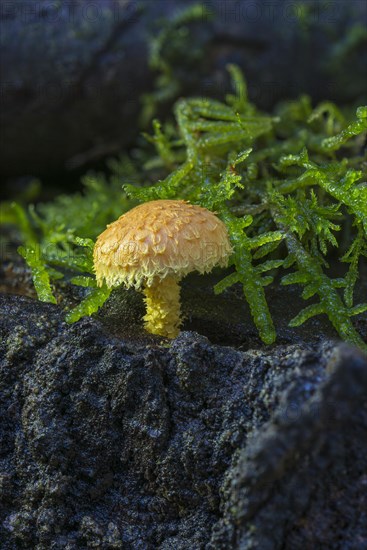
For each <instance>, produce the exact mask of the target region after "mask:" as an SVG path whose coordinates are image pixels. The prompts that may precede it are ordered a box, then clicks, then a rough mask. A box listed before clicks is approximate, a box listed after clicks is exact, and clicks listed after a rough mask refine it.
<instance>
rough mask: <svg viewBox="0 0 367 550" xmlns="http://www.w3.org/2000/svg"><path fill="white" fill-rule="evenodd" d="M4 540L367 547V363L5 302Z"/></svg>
mask: <svg viewBox="0 0 367 550" xmlns="http://www.w3.org/2000/svg"><path fill="white" fill-rule="evenodd" d="M0 324H1V330H2V340H1V344H0V399H1V405H0V406H1V412H0V418H1V466H0V491H1V498H0V503H1V504H0V526H1V527H0V529H1V531H0V546H1V548H2V549H4V550H13V549H18V548H21V549H22V548H24V549H29V548H38V549H40V550H43V549H45V550H46V549H49V548H55V549H58V548H60V549H61V548H69V549H73V548H85V549H86V548H102V549H110V548H123V549H128V548H131V549H136V548H141V549H148V548H149V549H150V548H151V549H156V548H161V549H165V550H166V549H172V548H175V549H187V548H190V549H191V548H192V549H200V548H207V549H211V548H213V549H214V548H215V549H217V548H218V549H220V548H223V549H224V548H226V549H227V548H243V549H244V548H246V549H255V548H261V549H262V550H263V549H267V548H269V549H270V548H271V549H277V548H284V549H286V550H294V549H297V548H350V549H352V548H354V549H357V548H358V550H359V549H363V548H366V547H367V546H366V545H367V531H366V525H367V521H366V519H367V518H366V512H365V510H366V497H365V495H366V490H365V488H366V479H365V477H366V475H365V472H366V467H367V452H366V451H367V438H366V437H365V434H366V430H367V409H366V392H367V361H366V357H365V356H362V355H361V354H360V353H359V352H357V351H356V350H354V349H352V348H349V347H347V346H345V345H340V344H336V343H333V342H331V341H328V340H324V341H322V342H321V341H320V342H319V343H316V342H315V341H314V342H310V341H303V342H298V343H297V344H292V343H288V344H287V345H280V346H278V347H274V348H273V349H265V350H264V349H263V350H261V349H258V350H252V351H239V350H235V349H233V348H230V347H222V346H217V345H213V344H211V343H210V342H209V340H208V339H207V338H206V337H204V336H200V335H198V334H197V333H194V332H182V333H181V335H180V336H179V337H178V338H177V339H176V340H174V341H172V342H171V344H170V345H168V344H167V343H166V342H165V341H163V342H161V340H160V339H159V338H154V337H150V338H147V337H146V336H144V333H143V331H141V333H140V336H139V337H136V338H135V340H132V339H127V338H126V337H124V334H123V332H121V334H120V337H119V338H118V337H114V336H111V335H109V333H108V330H107V327H106V324H104V323H101V321H99V320H98V319H90V318H89V319H84V320H82V321H80V322H78V323H76V324H75V325H72V326H68V325H66V324H65V323H64V321H63V314H62V312H61V311H60V309H59V308H58V307H57V306H53V305H49V304H42V303H39V302H35V301H33V300H31V299H29V298H26V297H20V296H11V295H2V296H1V299H0Z"/></svg>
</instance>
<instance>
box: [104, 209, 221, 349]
mask: <svg viewBox="0 0 367 550" xmlns="http://www.w3.org/2000/svg"><path fill="white" fill-rule="evenodd" d="M231 252H232V249H231V245H230V242H229V238H228V232H227V229H226V226H225V225H224V223H223V222H222V221H221V220H219V218H217V216H216V215H215V214H213V212H210V211H209V210H207V209H206V208H202V207H201V206H197V205H193V204H190V203H188V202H186V201H184V200H156V201H151V202H146V203H144V204H141V205H139V206H136V207H135V208H133V209H132V210H130V211H129V212H127V213H126V214H123V215H122V216H121V217H120V218H119V219H118V220H116V221H115V222H113V223H112V224H110V225H108V226H107V229H106V230H105V231H104V232H103V233H101V235H100V236H99V237H98V239H97V241H96V244H95V247H94V269H95V273H96V279H97V284H98V285H99V286H102V284H103V282H104V281H105V282H106V284H107V286H108V287H109V288H112V287H116V286H119V285H120V284H124V285H125V286H126V287H127V288H129V287H135V288H136V289H142V290H143V293H144V295H145V304H146V315H145V316H144V321H145V328H146V330H147V331H148V332H150V333H152V334H158V335H160V336H166V337H168V338H174V337H176V336H177V334H178V333H179V327H180V324H181V319H180V287H179V281H180V280H181V279H182V277H184V276H185V275H187V274H188V273H190V272H191V271H199V272H200V273H204V272H208V271H211V270H212V268H213V267H214V266H215V265H220V266H226V265H227V262H228V258H229V256H230V254H231Z"/></svg>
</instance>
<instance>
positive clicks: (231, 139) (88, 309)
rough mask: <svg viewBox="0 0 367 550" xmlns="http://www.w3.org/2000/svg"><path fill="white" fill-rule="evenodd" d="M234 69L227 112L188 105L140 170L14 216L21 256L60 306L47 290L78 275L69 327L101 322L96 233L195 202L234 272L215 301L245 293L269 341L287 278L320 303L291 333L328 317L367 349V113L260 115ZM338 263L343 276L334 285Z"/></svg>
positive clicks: (121, 166)
mask: <svg viewBox="0 0 367 550" xmlns="http://www.w3.org/2000/svg"><path fill="white" fill-rule="evenodd" d="M229 71H230V74H231V77H232V80H233V90H234V93H232V94H229V95H227V97H226V101H225V102H219V101H215V100H212V99H210V98H187V99H180V100H179V101H178V102H177V103H176V105H175V108H174V121H173V122H174V123H172V120H169V121H166V122H165V123H161V122H159V121H154V123H153V135H151V136H146V137H147V138H148V139H147V140H146V144H145V145H142V146H141V147H140V148H139V150H138V151H137V160H136V161H134V162H132V161H128V159H126V158H124V159H120V160H117V161H114V163H113V169H114V172H113V175H112V177H111V178H110V180H107V179H106V178H105V177H104V176H102V175H94V176H88V177H86V178H85V180H84V184H85V192H84V193H83V194H81V195H77V196H70V197H67V196H64V197H61V198H59V199H58V200H57V201H55V203H52V204H47V205H41V206H39V207H37V208H34V207H31V208H30V209H29V210H28V211H26V210H24V209H21V207H20V206H17V207H13V208H15V209H16V210H17V212H18V213H17V216H18V218H17V220H18V226H19V228H20V229H21V230H22V232H23V235H24V241H25V247H23V249H22V250H21V253H22V255H23V257H24V258H25V259H26V261H28V263H29V265H30V266H31V268H32V270H33V272H34V273H36V272H37V270H38V275H37V276H35V283H36V287H37V292H38V293H39V296H40V297H41V299H49V300H50V301H53V297H52V292H51V287H50V285H49V283H50V281H52V280H53V278H55V277H59V276H66V277H69V278H71V282H73V283H74V284H81V285H83V286H87V287H89V288H90V294H89V295H88V296H87V297H86V299H85V301H84V302H82V304H81V305H80V306H78V308H76V309H75V310H73V311H72V312H69V314H68V320H69V321H75V320H77V319H79V318H80V317H81V316H82V315H85V314H91V313H93V312H94V311H96V310H97V309H98V307H100V306H101V305H102V303H103V302H104V300H105V299H107V298H108V295H109V292H108V290H107V289H96V288H95V280H94V275H93V267H92V248H93V242H94V240H95V238H96V236H97V234H98V233H99V232H100V231H102V229H103V228H104V227H105V225H106V224H107V223H109V222H111V221H113V220H114V219H116V218H117V217H118V216H119V215H121V214H122V213H123V212H124V211H126V210H128V209H130V208H131V207H132V206H134V205H135V204H136V203H138V202H142V201H147V200H153V199H163V198H164V199H166V198H173V199H176V198H180V199H186V200H189V201H191V202H193V203H196V204H200V205H202V206H204V207H206V208H209V209H210V210H213V211H216V212H217V214H218V216H219V217H220V218H221V219H222V220H223V221H224V222H225V223H226V225H227V227H228V230H229V233H230V237H231V241H232V245H233V249H234V253H233V256H232V258H231V262H230V265H231V273H230V274H229V275H227V276H226V277H225V278H224V279H223V280H222V281H221V282H219V283H218V284H217V285H216V286H215V292H217V293H219V292H225V290H226V289H227V288H228V287H229V286H231V285H233V284H241V285H242V287H243V293H244V297H245V299H246V300H247V302H248V304H249V308H250V310H251V313H252V317H253V320H254V323H255V325H256V327H257V329H258V331H259V334H260V336H261V338H262V339H263V341H264V342H265V343H267V344H270V343H272V342H274V341H275V338H276V328H275V327H274V325H273V321H272V317H271V314H270V311H269V307H268V303H267V299H266V290H265V288H266V286H267V285H268V284H270V283H272V282H273V281H274V278H275V277H276V276H277V274H278V273H279V274H280V277H279V278H277V279H275V281H276V282H275V283H274V284H287V285H289V284H296V285H300V286H301V288H302V290H303V294H302V296H303V298H304V299H305V300H310V299H312V303H311V304H310V305H309V306H308V307H306V308H305V309H304V310H302V311H301V312H300V313H299V314H298V315H297V316H296V317H295V318H294V319H292V320H291V321H290V325H291V326H298V325H299V324H301V323H303V322H305V321H306V320H307V319H309V318H310V317H312V316H314V315H319V314H325V315H327V316H328V318H329V320H330V322H331V323H332V325H333V326H334V327H335V329H336V330H337V332H338V333H339V335H340V337H341V338H343V339H345V340H347V341H349V342H352V343H354V344H356V345H357V346H359V347H361V348H363V349H364V350H367V346H366V344H365V342H363V340H362V338H361V336H360V335H359V334H358V333H357V331H356V329H355V328H354V326H353V324H352V321H351V317H352V316H354V315H357V314H360V313H362V312H363V311H365V310H366V309H367V304H358V303H355V302H354V294H355V292H354V289H355V285H356V283H357V281H358V277H359V273H360V269H361V266H362V262H365V258H366V256H367V239H366V233H367V187H366V184H365V183H364V182H365V180H366V166H367V164H366V153H365V152H364V151H363V145H364V140H365V137H366V130H367V118H366V115H367V108H366V107H360V108H359V109H358V110H357V112H356V114H355V116H354V118H353V119H352V120H348V119H346V118H345V117H344V115H343V113H342V112H341V111H340V109H338V107H337V106H336V105H334V104H332V103H330V102H323V103H321V104H320V105H317V106H315V107H314V108H313V107H312V104H311V101H310V99H309V98H308V97H306V96H303V97H301V98H299V99H298V100H292V101H289V102H283V103H282V104H280V105H278V106H277V107H276V108H275V109H274V112H273V113H271V114H266V113H262V112H260V111H259V110H258V109H257V108H256V106H255V105H253V104H252V103H250V102H249V100H248V97H247V91H246V90H247V87H246V82H245V80H244V78H243V75H242V74H241V73H240V71H239V69H238V68H237V67H235V66H231V67H229ZM143 182H144V183H143ZM8 221H9V220H8ZM13 221H14V219H13ZM35 243H37V244H38V246H39V249H40V250H41V254H39V255H38V256H37V259H36V260H35V257H34V256H32V255H31V252H30V250H31V248H32V246H34V244H35ZM331 262H332V263H333V265H335V263H338V265H339V267H338V269H337V270H338V275H340V273H341V274H342V276H338V277H333V276H332V275H330V269H329V264H331ZM60 273H61V275H60Z"/></svg>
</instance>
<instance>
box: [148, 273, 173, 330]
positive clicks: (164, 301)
mask: <svg viewBox="0 0 367 550" xmlns="http://www.w3.org/2000/svg"><path fill="white" fill-rule="evenodd" d="M143 292H144V296H145V298H144V301H145V304H146V308H147V312H146V315H145V316H144V324H145V328H146V330H147V331H148V332H150V333H152V334H159V335H160V336H166V337H167V338H175V337H176V336H177V335H178V333H179V332H180V331H179V326H180V323H181V320H180V286H179V284H178V280H177V278H176V277H169V276H168V277H165V278H164V279H159V278H156V279H155V280H154V282H153V284H152V285H151V286H149V287H145V288H144V290H143Z"/></svg>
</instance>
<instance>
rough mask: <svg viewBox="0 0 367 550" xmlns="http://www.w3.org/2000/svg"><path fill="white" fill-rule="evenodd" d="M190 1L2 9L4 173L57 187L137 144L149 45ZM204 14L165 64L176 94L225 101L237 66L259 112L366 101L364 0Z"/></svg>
mask: <svg viewBox="0 0 367 550" xmlns="http://www.w3.org/2000/svg"><path fill="white" fill-rule="evenodd" d="M193 3H197V2H195V0H154V1H148V2H146V1H143V0H142V1H140V0H73V2H49V1H48V0H37V1H33V0H24V1H17V2H4V3H2V5H1V31H2V89H1V92H2V101H1V102H2V110H1V111H2V112H1V120H0V122H1V126H2V132H1V140H0V161H1V166H2V168H1V173H2V175H3V176H6V177H16V176H22V175H37V176H47V177H51V178H52V180H55V178H56V177H57V178H59V179H60V178H61V179H62V176H63V174H65V172H67V171H68V170H70V169H72V168H76V167H77V168H81V167H83V166H85V165H87V166H88V165H90V163H95V162H97V161H98V160H99V159H101V158H104V157H106V156H109V155H114V154H117V153H118V152H119V151H120V150H122V149H123V148H124V147H126V146H128V145H130V144H131V143H133V141H134V140H135V138H136V136H137V134H138V132H139V128H138V124H137V115H138V113H139V112H140V109H141V105H140V102H139V97H140V95H141V94H142V93H143V92H147V91H149V90H151V89H152V85H153V79H154V76H155V75H153V74H152V72H151V71H150V69H149V67H148V50H149V42H150V38H151V36H153V35H157V33H158V32H159V30H160V28H162V18H163V19H171V18H172V17H173V16H174V15H175V14H177V13H178V12H179V11H180V10H181V9H182V8H184V7H187V6H188V5H190V4H193ZM202 6H203V8H206V10H207V11H208V12H209V13H210V14H211V16H212V18H211V17H209V15H207V14H206V13H207V12H204V11H203V17H202V19H201V20H200V19H199V21H198V22H196V23H194V24H192V25H191V31H192V38H191V39H190V48H186V49H185V52H179V53H177V55H178V56H179V58H178V59H173V60H172V61H173V63H172V64H173V67H174V71H175V78H176V79H177V81H178V82H179V83H180V85H181V90H180V92H179V93H180V94H195V95H209V96H215V97H221V98H223V97H224V95H225V93H227V92H228V76H227V73H226V69H225V67H226V65H227V63H229V62H234V63H237V64H239V65H240V66H241V67H242V68H243V69H244V71H245V74H246V76H247V79H248V83H249V92H250V97H251V99H252V100H253V101H255V102H256V103H257V104H258V105H259V106H260V107H264V108H268V107H270V106H272V105H274V103H275V102H276V101H277V100H279V99H281V98H289V97H294V96H297V95H299V94H300V93H309V94H311V96H312V97H313V99H314V100H315V101H318V100H320V99H332V100H336V101H338V102H343V103H346V102H348V103H350V102H355V101H365V98H366V91H367V90H366V88H367V82H366V78H365V74H366V72H367V65H366V59H367V57H366V39H365V31H364V27H363V24H364V23H365V22H366V19H367V11H366V3H365V2H364V0H349V2H343V1H342V0H336V1H333V2H326V3H320V2H319V1H317V0H309V1H307V2H306V3H305V2H291V1H288V0H274V1H272V2H270V3H267V2H262V1H261V0H255V1H253V2H247V1H246V0H207V1H205V2H203V3H202ZM353 29H354V30H353ZM350 31H351V32H350ZM194 50H195V52H196V51H201V52H202V59H201V60H199V59H198V58H197V55H196V54H194ZM188 54H190V55H188Z"/></svg>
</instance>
